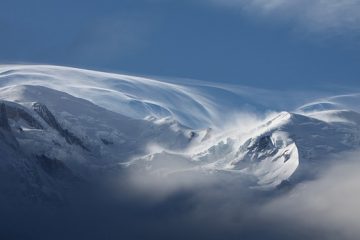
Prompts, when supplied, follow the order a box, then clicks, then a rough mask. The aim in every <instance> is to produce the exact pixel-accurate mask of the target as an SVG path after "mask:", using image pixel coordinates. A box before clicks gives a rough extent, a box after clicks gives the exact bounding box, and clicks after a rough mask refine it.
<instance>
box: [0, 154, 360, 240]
mask: <svg viewBox="0 0 360 240" xmlns="http://www.w3.org/2000/svg"><path fill="white" fill-rule="evenodd" d="M359 156H360V151H355V152H351V153H343V154H339V155H336V156H333V157H331V158H329V163H330V167H324V171H323V172H322V173H321V174H320V175H319V176H318V177H317V178H316V179H315V180H312V181H307V182H303V183H300V184H298V185H296V186H293V187H290V188H286V189H279V190H276V191H258V190H252V189H251V188H249V187H248V185H247V184H246V183H245V182H244V180H243V179H242V178H241V177H231V176H229V175H226V174H215V173H214V174H210V175H202V174H201V173H199V172H198V171H193V172H188V173H187V174H183V175H181V174H180V175H174V176H173V177H172V176H168V177H167V178H166V177H159V176H157V177H154V178H151V177H148V176H144V178H143V179H142V180H139V181H141V184H143V183H144V182H146V183H147V184H145V185H142V186H143V188H138V187H137V186H136V184H133V185H132V184H130V183H129V182H128V180H129V179H122V181H123V182H122V183H123V185H124V187H118V189H117V195H116V196H115V197H114V198H112V199H111V200H110V198H108V197H107V196H106V197H105V196H104V198H105V200H104V199H103V201H97V199H96V198H94V199H91V198H90V197H89V198H88V199H86V200H85V201H84V202H81V203H80V204H74V205H71V206H60V207H56V208H54V207H51V208H47V207H43V206H41V207H38V208H34V209H32V210H31V211H26V214H24V213H25V212H20V211H18V212H17V213H16V214H14V211H10V210H8V211H2V213H4V214H3V215H2V217H1V219H2V225H1V226H2V228H3V231H1V232H0V235H1V236H2V237H7V238H9V237H14V236H15V237H22V238H27V239H31V238H34V239H85V238H86V239H277V240H278V239H334V240H335V239H349V240H352V239H360V230H359V229H360V208H359V202H360V201H359V200H360V194H359V192H360V191H359V190H360V186H359V182H360V175H359V174H358V173H359V171H360V159H359ZM162 188H163V189H165V190H164V191H163V190H161V189H162ZM99 194H100V193H99ZM97 197H99V196H97ZM100 197H102V196H100ZM95 199H96V200H95ZM7 213H8V214H7ZM4 239H5V238H4Z"/></svg>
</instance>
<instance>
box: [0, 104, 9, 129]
mask: <svg viewBox="0 0 360 240" xmlns="http://www.w3.org/2000/svg"><path fill="white" fill-rule="evenodd" d="M0 128H2V129H4V130H6V131H11V128H10V125H9V121H8V117H7V111H6V106H5V103H1V104H0Z"/></svg>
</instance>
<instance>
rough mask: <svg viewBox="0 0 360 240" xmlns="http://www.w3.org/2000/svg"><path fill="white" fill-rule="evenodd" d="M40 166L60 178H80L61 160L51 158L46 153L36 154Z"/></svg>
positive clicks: (75, 179)
mask: <svg viewBox="0 0 360 240" xmlns="http://www.w3.org/2000/svg"><path fill="white" fill-rule="evenodd" d="M36 158H37V160H38V163H39V165H40V167H41V168H42V169H43V170H44V172H46V173H47V174H48V175H49V176H51V177H53V178H55V179H59V180H64V179H68V180H73V181H78V180H79V179H78V178H77V177H76V176H75V175H74V174H73V173H72V171H71V170H70V169H69V168H68V167H67V166H66V165H65V164H64V163H63V162H62V161H60V160H58V159H53V158H49V157H47V156H45V155H40V156H36Z"/></svg>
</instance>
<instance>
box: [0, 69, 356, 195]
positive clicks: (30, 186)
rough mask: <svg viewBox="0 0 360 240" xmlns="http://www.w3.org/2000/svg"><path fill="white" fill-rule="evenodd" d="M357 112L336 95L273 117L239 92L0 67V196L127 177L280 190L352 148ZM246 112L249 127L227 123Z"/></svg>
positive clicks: (53, 191)
mask: <svg viewBox="0 0 360 240" xmlns="http://www.w3.org/2000/svg"><path fill="white" fill-rule="evenodd" d="M219 96H224V97H219ZM358 100H359V95H357V94H349V95H341V96H335V97H328V98H321V99H319V100H317V101H313V102H311V103H306V104H303V105H302V106H300V107H299V108H297V109H293V111H291V109H284V110H286V111H274V109H270V108H267V107H266V105H265V104H261V101H258V100H256V98H254V97H251V95H250V94H249V93H246V91H245V92H244V91H230V90H229V89H228V88H226V87H219V86H212V85H209V84H205V83H198V84H197V85H196V84H192V85H191V84H188V83H174V82H164V81H159V80H155V79H150V78H145V77H136V76H129V75H121V74H112V73H103V72H96V71H90V70H82V69H75V68H66V67H58V66H38V65H2V66H0V150H1V159H0V160H1V161H0V172H1V175H0V176H1V177H0V178H1V181H0V182H1V183H0V191H1V192H2V193H5V192H6V194H7V195H9V196H12V197H15V198H16V196H18V194H19V189H22V190H21V194H25V195H26V196H27V197H28V198H30V199H37V200H39V199H44V198H45V199H60V200H61V199H63V198H66V195H69V194H70V195H71V194H72V190H74V186H80V187H81V186H83V185H87V184H89V183H92V182H98V181H99V180H100V181H101V180H102V179H104V178H106V179H107V178H108V176H118V175H122V174H124V172H125V173H132V172H136V173H141V174H142V175H149V176H156V177H159V178H160V179H168V178H171V177H172V176H176V177H179V176H180V177H181V176H184V177H185V178H187V176H188V175H189V174H193V175H194V174H195V175H205V176H211V175H221V176H226V177H230V178H231V177H235V178H238V179H239V181H243V182H246V184H247V185H248V186H249V187H250V188H256V189H276V188H281V187H282V186H284V185H287V184H296V183H298V182H300V181H304V180H307V179H311V178H314V177H315V176H316V175H317V173H318V172H319V171H321V170H322V169H323V168H324V167H325V166H326V165H328V164H329V162H328V161H327V159H328V157H329V156H330V155H331V154H336V153H340V152H344V151H346V150H352V149H355V148H357V147H359V146H360V128H359V123H360V113H359V112H358V108H357V106H358V105H359V104H358V103H359V101H358ZM245 110H246V111H248V112H251V114H248V115H250V116H256V118H254V119H253V118H249V119H247V118H246V116H245V115H244V114H242V115H236V114H234V113H236V112H237V111H239V112H240V111H245ZM255 112H256V114H255ZM236 117H237V118H238V119H233V118H236ZM231 119H232V122H235V123H236V124H232V125H227V124H225V123H227V122H228V121H229V120H231ZM255 119H256V121H255ZM252 120H253V121H252ZM245 122H247V124H245ZM249 122H251V124H249ZM227 126H229V128H226V127H227ZM230 126H231V127H230ZM165 181H166V180H165ZM8 183H11V184H8Z"/></svg>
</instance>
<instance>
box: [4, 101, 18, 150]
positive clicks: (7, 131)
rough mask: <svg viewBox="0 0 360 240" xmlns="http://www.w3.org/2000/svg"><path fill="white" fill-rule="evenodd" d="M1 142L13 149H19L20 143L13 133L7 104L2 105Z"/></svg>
mask: <svg viewBox="0 0 360 240" xmlns="http://www.w3.org/2000/svg"><path fill="white" fill-rule="evenodd" d="M0 140H2V141H4V142H5V143H6V144H7V145H9V146H10V147H11V148H13V149H17V148H18V147H19V143H18V141H17V140H16V138H15V137H14V135H13V134H12V132H11V127H10V125H9V120H8V115H7V111H6V105H5V103H1V104H0Z"/></svg>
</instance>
